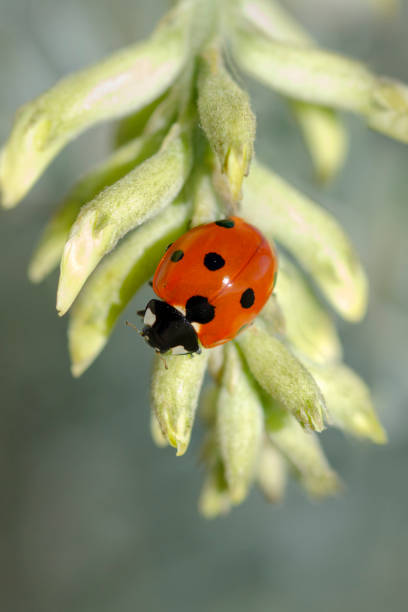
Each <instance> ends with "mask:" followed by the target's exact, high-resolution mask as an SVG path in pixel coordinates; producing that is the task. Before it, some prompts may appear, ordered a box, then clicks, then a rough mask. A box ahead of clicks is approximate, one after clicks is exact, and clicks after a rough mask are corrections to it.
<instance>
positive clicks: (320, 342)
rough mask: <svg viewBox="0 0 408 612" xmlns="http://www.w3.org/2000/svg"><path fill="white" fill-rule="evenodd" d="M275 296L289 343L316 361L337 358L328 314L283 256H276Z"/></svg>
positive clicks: (336, 342)
mask: <svg viewBox="0 0 408 612" xmlns="http://www.w3.org/2000/svg"><path fill="white" fill-rule="evenodd" d="M275 296H276V299H277V301H278V304H279V305H280V306H281V308H282V312H284V313H285V315H284V317H285V318H284V320H285V333H286V337H287V339H288V340H289V341H290V342H291V344H293V345H294V346H295V347H296V348H297V349H299V350H300V351H301V352H302V353H304V354H305V355H307V356H308V357H310V359H312V360H313V361H316V362H319V363H325V362H328V361H336V360H338V359H340V358H341V355H342V349H341V344H340V339H339V337H338V335H337V331H336V327H335V325H334V323H333V321H332V319H331V317H330V316H329V314H328V313H327V311H326V309H325V308H324V306H323V305H322V304H321V302H320V301H319V300H318V298H317V296H316V295H315V293H314V292H313V290H312V288H311V287H310V285H309V283H308V282H307V280H306V279H305V277H304V275H303V274H302V273H301V272H300V270H299V269H298V268H297V267H296V266H294V265H293V264H292V263H291V262H290V261H289V260H288V259H287V258H286V257H284V256H283V255H280V257H279V274H278V280H277V284H276V287H275ZM266 314H268V310H266ZM261 315H262V316H263V315H264V311H262V313H261Z"/></svg>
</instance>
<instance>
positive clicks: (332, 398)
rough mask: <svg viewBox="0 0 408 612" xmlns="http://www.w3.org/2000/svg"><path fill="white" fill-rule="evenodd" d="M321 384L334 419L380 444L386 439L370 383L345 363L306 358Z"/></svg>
mask: <svg viewBox="0 0 408 612" xmlns="http://www.w3.org/2000/svg"><path fill="white" fill-rule="evenodd" d="M304 363H305V366H306V367H307V369H308V370H309V372H310V373H311V374H312V376H313V378H314V379H315V381H316V382H317V384H318V385H319V387H320V389H321V391H322V393H323V395H324V397H325V400H326V403H327V408H328V410H329V414H330V420H331V422H332V423H333V424H334V425H336V426H337V427H340V428H341V429H343V430H344V431H346V432H348V433H351V434H353V435H354V436H359V437H362V438H369V439H370V440H371V441H372V442H376V443H377V444H384V443H385V442H386V441H387V434H386V433H385V431H384V429H383V427H382V425H381V423H380V422H379V420H378V418H377V415H376V413H375V410H374V406H373V403H372V400H371V395H370V391H369V389H368V387H367V385H366V384H365V383H364V382H363V381H362V380H361V378H360V377H359V376H357V374H356V373H355V372H353V370H351V369H350V368H348V367H347V366H345V365H344V364H337V365H336V364H332V365H324V366H321V365H318V364H314V363H310V362H306V361H305V362H304Z"/></svg>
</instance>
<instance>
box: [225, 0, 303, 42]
mask: <svg viewBox="0 0 408 612" xmlns="http://www.w3.org/2000/svg"><path fill="white" fill-rule="evenodd" d="M229 10H230V15H231V17H232V19H233V21H234V22H235V23H238V24H239V25H240V26H241V27H245V26H247V27H248V26H250V27H252V28H254V29H257V30H259V32H262V33H263V34H265V35H266V36H268V37H270V38H272V39H274V40H278V41H281V42H286V43H294V44H299V45H302V46H307V45H312V44H314V43H313V39H312V37H311V36H310V34H309V33H308V32H306V30H305V29H304V28H303V27H302V26H301V25H300V24H299V23H298V22H297V21H296V20H295V19H294V18H293V17H292V15H290V13H289V12H287V11H286V10H285V9H284V7H283V6H282V5H281V4H280V3H279V2H275V1H274V0H234V1H233V2H230V4H229Z"/></svg>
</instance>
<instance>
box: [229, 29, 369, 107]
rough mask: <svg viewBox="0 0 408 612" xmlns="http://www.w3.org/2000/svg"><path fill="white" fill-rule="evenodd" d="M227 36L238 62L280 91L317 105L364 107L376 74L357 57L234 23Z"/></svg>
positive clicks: (251, 73)
mask: <svg viewBox="0 0 408 612" xmlns="http://www.w3.org/2000/svg"><path fill="white" fill-rule="evenodd" d="M230 37H231V42H232V51H233V55H234V58H235V59H236V61H237V63H238V64H239V66H240V67H241V68H242V69H243V70H245V71H246V72H248V73H249V74H250V75H251V76H253V77H254V78H256V79H258V80H259V81H261V82H262V83H264V84H265V85H268V86H269V87H272V88H273V89H276V90H277V91H278V92H279V93H281V94H283V95H286V96H288V97H290V98H296V99H299V100H303V101H305V102H311V103H313V104H319V105H322V106H330V107H333V108H339V109H344V110H348V111H352V112H355V113H361V114H365V113H366V112H367V109H368V108H369V106H370V99H371V95H372V91H373V89H374V87H375V85H376V79H375V77H374V76H373V75H372V74H371V72H370V71H369V70H368V69H367V68H366V67H365V66H364V65H363V64H361V63H360V62H357V61H354V60H351V59H348V58H346V57H343V56H341V55H336V54H335V53H329V52H328V51H322V50H320V49H315V48H314V47H310V46H307V45H299V44H293V43H291V44H288V43H284V42H280V41H276V40H272V39H271V38H267V37H266V36H263V35H261V34H259V32H256V31H250V30H249V29H243V28H242V29H241V28H239V27H237V28H235V29H232V30H231V33H230Z"/></svg>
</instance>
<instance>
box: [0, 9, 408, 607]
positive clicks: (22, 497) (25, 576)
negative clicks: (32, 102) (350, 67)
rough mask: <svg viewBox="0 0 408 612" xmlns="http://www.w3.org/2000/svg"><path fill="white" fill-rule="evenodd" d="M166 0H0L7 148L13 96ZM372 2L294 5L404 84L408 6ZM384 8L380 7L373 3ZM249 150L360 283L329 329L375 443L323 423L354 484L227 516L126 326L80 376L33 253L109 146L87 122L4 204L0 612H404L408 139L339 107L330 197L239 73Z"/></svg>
mask: <svg viewBox="0 0 408 612" xmlns="http://www.w3.org/2000/svg"><path fill="white" fill-rule="evenodd" d="M167 4H168V3H167V2H166V1H165V0H155V1H154V2H145V0H70V1H68V2H65V1H62V0H31V1H30V0H0V75H1V86H0V142H2V141H4V140H5V138H6V137H7V135H8V132H9V129H10V125H11V121H12V118H13V114H14V111H15V109H16V107H17V106H19V105H20V104H22V103H23V102H25V101H27V100H29V99H30V98H32V97H34V96H36V95H37V94H39V93H41V92H42V91H43V90H44V89H46V88H48V87H49V86H51V85H53V84H54V82H55V81H56V80H57V79H58V78H60V77H61V76H63V75H65V74H66V73H67V72H69V71H72V70H76V69H79V68H81V67H83V66H85V65H87V64H89V63H92V62H95V61H97V60H99V59H100V58H101V57H103V56H105V55H107V54H109V53H111V52H112V51H114V50H115V49H117V48H118V47H121V46H123V45H126V44H129V43H131V42H133V41H134V40H135V39H137V38H139V37H141V36H142V35H145V34H147V33H148V32H149V31H150V30H151V28H152V27H153V25H154V23H155V22H156V20H157V19H158V18H159V16H160V15H161V14H162V12H163V11H164V10H165V8H166V7H167ZM375 4H376V3H375V2H374V1H372V2H370V1H369V0H359V1H357V0H347V1H345V0H308V2H304V1H302V0H290V1H288V2H286V5H287V6H288V7H289V8H291V9H292V10H293V12H294V13H295V14H296V15H297V16H298V18H299V19H300V20H301V21H302V22H303V23H304V24H305V25H306V26H307V27H308V28H309V29H310V31H311V32H312V33H313V35H314V36H315V37H316V38H317V40H318V41H319V42H320V43H321V44H322V45H323V46H326V47H329V48H331V49H333V50H337V51H341V52H343V53H346V54H347V55H352V56H355V57H357V58H360V59H361V60H363V61H365V62H367V63H368V64H369V65H370V66H371V67H372V68H373V69H374V70H375V71H377V72H379V73H385V74H388V75H389V76H393V77H396V78H400V79H402V80H405V81H408V44H407V40H408V10H407V7H406V5H405V4H404V3H402V9H401V12H400V13H399V15H397V16H396V17H395V18H392V17H390V18H384V16H381V15H379V14H378V13H377V14H376V13H375V11H374V10H373V6H374V5H375ZM377 4H381V3H380V2H378V3H377ZM245 82H246V84H247V86H248V87H249V89H250V91H251V95H252V97H253V103H254V106H255V109H256V111H257V115H258V134H259V137H258V140H257V153H258V156H259V158H260V159H262V160H263V161H265V162H267V163H268V164H269V165H271V167H273V168H275V169H276V170H277V171H279V172H280V173H281V174H282V175H283V176H285V177H286V178H287V179H289V180H290V181H291V182H293V183H294V184H295V185H296V186H297V187H298V188H300V189H302V190H303V191H304V192H305V193H307V194H309V195H310V196H311V197H313V198H315V199H317V200H318V201H319V202H320V203H322V204H323V205H324V206H325V207H326V208H328V209H330V210H331V211H332V212H334V214H335V215H336V217H337V218H338V219H339V220H340V221H341V223H342V224H343V225H344V226H345V228H346V229H347V232H348V233H349V234H350V235H351V236H352V238H353V241H354V243H355V245H356V247H357V250H358V251H359V253H360V255H361V258H362V260H363V262H364V263H365V266H366V268H367V270H368V274H369V277H370V282H371V302H370V308H369V312H368V315H367V317H366V318H365V320H364V321H363V323H362V324H360V325H356V326H355V325H354V326H353V325H346V324H342V323H341V322H340V321H339V325H340V327H341V333H342V338H343V340H344V343H345V357H346V361H347V362H348V364H349V365H351V366H352V367H354V368H355V369H356V370H357V371H358V372H359V373H360V374H361V375H362V376H363V377H364V379H365V380H366V381H367V382H368V383H369V385H370V386H371V388H372V390H373V394H374V397H375V401H376V405H377V408H378V412H379V413H380V416H381V419H382V421H383V423H384V424H385V427H386V429H387V431H388V434H389V438H390V442H389V444H388V445H387V446H385V447H375V446H374V445H371V444H369V443H359V442H358V441H356V440H352V439H349V438H346V437H344V436H343V435H342V434H340V433H339V432H337V431H328V432H326V433H324V434H323V435H322V440H323V444H324V446H325V448H326V450H327V453H328V456H329V458H330V461H331V462H332V464H333V466H334V467H335V468H336V469H337V470H338V471H339V473H340V474H341V476H342V478H343V480H344V482H345V484H346V490H345V493H344V495H343V496H342V497H341V498H339V499H334V500H330V501H327V502H323V503H321V504H316V503H311V502H310V501H308V499H307V498H306V497H305V495H304V494H303V492H302V491H301V490H300V489H299V488H298V487H297V485H296V484H291V485H290V487H289V489H288V492H287V496H286V499H285V502H284V503H283V504H281V505H279V506H275V507H274V506H269V505H268V504H267V503H266V502H265V501H264V500H263V499H262V497H261V495H260V494H259V493H258V492H256V491H254V492H253V493H252V495H251V496H250V498H249V500H248V501H247V502H246V503H245V504H244V505H243V506H242V507H240V508H238V509H236V510H234V511H233V513H232V514H231V515H229V516H227V517H226V518H222V519H217V520H215V521H213V522H206V521H205V520H204V519H202V518H201V517H200V516H199V515H198V513H197V509H196V503H197V496H198V493H199V489H200V486H201V478H202V473H201V470H200V467H199V466H198V464H197V451H198V448H199V441H200V427H199V426H196V427H195V430H194V436H193V442H192V446H191V448H190V449H189V451H188V453H187V455H185V456H184V457H182V458H176V457H175V453H174V451H172V450H170V449H165V450H160V449H157V448H156V447H154V445H153V443H152V442H151V439H150V434H149V405H148V379H149V370H150V361H151V353H149V351H148V349H147V348H146V347H145V345H144V344H143V343H142V342H141V341H140V339H139V338H138V337H137V335H136V334H133V333H132V332H130V331H129V330H127V329H125V326H124V325H123V320H124V318H125V317H126V316H127V317H128V318H129V319H131V320H135V311H136V309H137V308H138V307H139V308H140V307H141V306H142V305H144V303H145V299H146V294H145V295H139V296H137V297H136V298H135V300H134V301H133V303H132V304H131V306H130V307H129V309H128V311H127V312H126V314H125V317H124V318H123V319H122V321H121V323H120V324H119V325H118V326H117V329H116V330H115V332H114V334H113V337H112V340H111V342H110V344H109V345H108V347H107V349H106V350H105V351H104V353H103V354H102V355H101V357H100V358H99V359H98V360H97V362H96V363H95V364H94V365H93V366H92V367H91V368H90V370H89V371H88V372H87V373H86V374H85V375H84V376H83V377H82V378H81V379H79V380H73V379H72V378H71V375H70V372H69V363H68V355H67V347H66V324H67V321H66V319H59V318H58V317H57V315H56V312H55V291H56V282H57V275H56V274H54V275H53V276H52V277H51V278H50V279H48V280H47V281H46V282H45V283H44V284H43V285H40V286H31V285H30V284H29V282H28V280H27V276H26V269H27V264H28V261H29V257H30V253H31V251H32V249H33V247H34V245H35V243H36V241H37V239H38V236H39V234H40V232H41V229H42V227H43V225H44V223H45V221H46V219H47V218H48V216H49V214H50V212H51V210H52V209H53V207H54V206H55V204H56V203H57V202H58V201H59V200H60V198H61V197H62V195H64V193H65V192H66V191H67V189H68V187H69V186H70V185H71V183H72V182H73V181H74V180H75V178H77V177H78V176H79V175H80V174H81V173H83V172H84V171H85V170H86V169H87V168H88V167H89V166H90V165H93V164H94V163H95V162H97V161H99V160H101V159H103V158H104V156H105V155H106V153H107V151H108V150H109V143H110V138H111V126H103V127H98V128H96V129H93V130H92V131H90V132H87V133H86V135H85V136H82V137H81V138H79V139H78V140H77V141H76V142H74V143H72V144H71V145H70V146H69V147H68V148H67V149H66V150H65V151H64V152H63V153H62V154H61V155H60V156H59V157H58V159H57V160H56V161H55V162H54V163H53V164H52V166H51V167H50V168H49V169H48V171H47V172H46V174H45V175H44V176H43V178H41V180H40V181H39V182H38V184H37V185H36V186H35V188H34V189H33V190H32V191H31V192H30V194H29V195H28V196H27V197H26V198H25V200H24V201H23V202H22V204H21V205H20V206H19V207H18V208H17V209H15V210H13V211H11V212H7V213H6V212H1V213H0V217H1V218H0V251H1V254H0V295H1V299H0V377H1V382H0V397H1V411H0V419H1V424H0V480H1V492H2V502H1V506H0V512H1V520H0V530H1V543H0V559H1V563H2V568H1V571H0V581H1V582H2V584H1V585H0V599H1V601H0V609H1V610H4V612H17V611H20V610H21V611H24V612H31V611H41V612H48V611H49V612H51V611H52V612H55V611H58V612H91V611H92V612H93V611H97V612H105V611H106V612H108V611H112V610H115V612H128V611H129V612H130V611H135V610H143V611H144V610H146V611H149V612H150V611H152V612H156V611H161V610H177V612H184V611H186V612H187V611H188V612H190V611H192V610H193V611H195V612H201V611H203V612H204V611H206V610H215V611H217V612H218V611H219V612H230V611H231V612H232V611H234V612H241V611H242V612H244V611H247V610H249V609H250V610H251V612H263V611H265V610H273V611H276V612H292V611H293V612H294V611H297V610H304V609H311V610H314V612H320V611H323V610H324V611H327V610H330V612H337V611H342V612H343V611H344V610H352V611H353V610H370V612H375V611H377V610H378V611H383V610H384V609H386V610H387V611H394V610H395V611H396V610H398V611H400V610H403V609H405V608H406V605H407V588H406V585H407V579H408V569H407V568H408V513H407V509H408V488H407V471H408V410H407V408H408V406H407V396H408V376H407V354H406V346H407V339H408V333H407V331H408V317H407V304H408V282H407V261H408V247H407V243H408V241H407V233H408V207H407V201H406V200H407V190H408V189H407V188H408V172H407V160H408V149H407V147H406V146H404V145H402V144H400V143H397V142H393V141H391V140H389V139H387V138H386V137H383V136H381V135H379V134H376V133H373V132H371V131H369V130H368V129H367V128H366V127H365V126H364V125H363V123H362V122H360V121H359V120H358V119H356V118H352V117H346V123H347V126H348V127H349V129H350V134H351V149H350V154H349V157H348V160H347V163H346V166H345V168H344V170H343V172H342V173H341V175H340V176H339V177H338V178H337V179H336V180H335V182H334V183H333V184H331V185H330V186H328V187H326V188H324V189H321V188H319V187H317V186H316V185H315V183H314V182H313V176H312V168H311V164H310V161H309V159H308V156H307V153H306V151H305V149H304V147H303V143H302V141H301V137H300V135H299V133H298V132H297V129H296V126H295V124H294V121H293V119H292V118H291V116H290V115H289V113H288V111H287V109H286V108H285V106H284V105H283V104H282V102H281V101H280V100H279V98H278V97H277V96H274V95H272V94H271V93H270V92H269V91H267V90H265V89H263V88H262V87H260V86H256V85H254V83H252V82H249V81H245Z"/></svg>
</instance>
